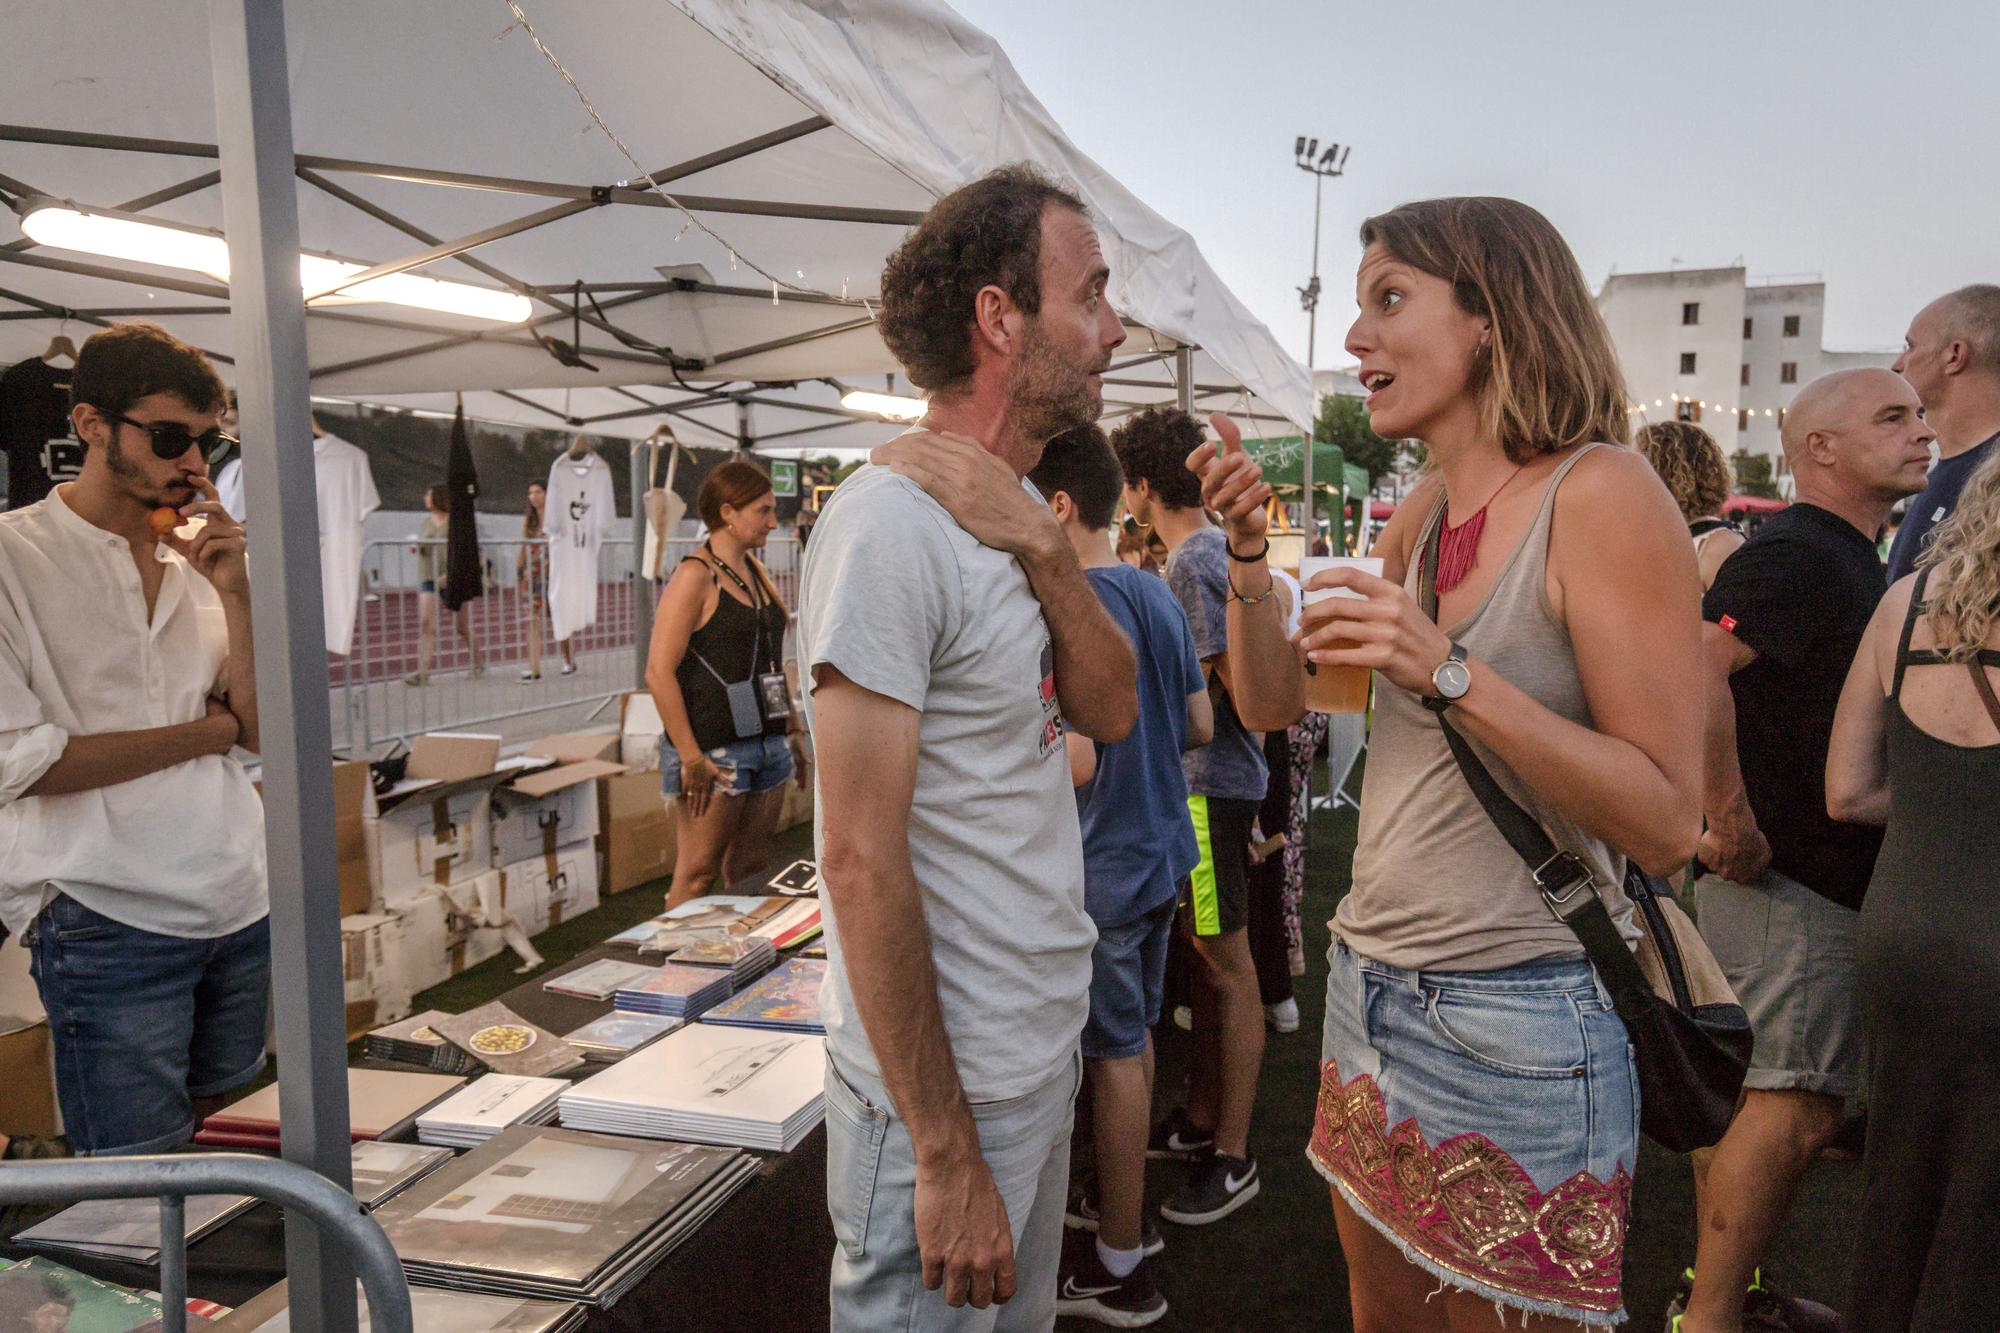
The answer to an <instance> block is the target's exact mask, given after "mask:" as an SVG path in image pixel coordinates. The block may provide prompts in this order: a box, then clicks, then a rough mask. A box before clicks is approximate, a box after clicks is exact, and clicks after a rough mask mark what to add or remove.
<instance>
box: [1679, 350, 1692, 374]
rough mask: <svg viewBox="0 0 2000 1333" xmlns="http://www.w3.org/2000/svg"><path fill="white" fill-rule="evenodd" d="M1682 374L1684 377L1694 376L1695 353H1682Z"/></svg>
mask: <svg viewBox="0 0 2000 1333" xmlns="http://www.w3.org/2000/svg"><path fill="white" fill-rule="evenodd" d="M1681 374H1683V375H1692V374H1694V353H1693V352H1682V353H1681Z"/></svg>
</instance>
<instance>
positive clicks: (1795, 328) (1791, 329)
mask: <svg viewBox="0 0 2000 1333" xmlns="http://www.w3.org/2000/svg"><path fill="white" fill-rule="evenodd" d="M1785 336H1786V337H1787V338H1796V337H1798V336H1799V317H1798V316H1797V315H1786V316H1785Z"/></svg>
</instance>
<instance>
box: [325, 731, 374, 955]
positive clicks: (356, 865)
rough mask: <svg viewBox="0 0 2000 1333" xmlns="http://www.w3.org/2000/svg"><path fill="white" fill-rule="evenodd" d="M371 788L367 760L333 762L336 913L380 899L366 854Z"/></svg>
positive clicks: (351, 911)
mask: <svg viewBox="0 0 2000 1333" xmlns="http://www.w3.org/2000/svg"><path fill="white" fill-rule="evenodd" d="M374 808H375V788H374V784H373V782H372V781H371V780H370V778H369V774H368V764H367V762H366V761H365V760H360V759H356V760H353V761H351V762H348V763H338V764H335V765H334V766H333V840H334V845H335V847H336V848H338V850H339V853H340V914H341V915H342V916H352V915H354V914H355V913H357V912H366V911H368V910H370V909H371V908H373V907H374V906H375V905H376V903H378V902H379V901H381V892H380V889H379V888H378V886H377V883H376V874H375V865H374V863H373V861H372V860H371V859H370V857H369V854H368V848H369V842H368V818H369V816H370V814H372V813H373V811H374Z"/></svg>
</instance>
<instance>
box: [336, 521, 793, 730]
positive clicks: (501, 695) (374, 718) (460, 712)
mask: <svg viewBox="0 0 2000 1333" xmlns="http://www.w3.org/2000/svg"><path fill="white" fill-rule="evenodd" d="M699 545H700V542H699V540H698V539H692V538H689V539H682V540H677V541H672V542H669V543H668V544H667V551H666V556H665V559H664V560H663V561H662V564H663V567H664V569H665V571H666V573H668V574H671V573H672V571H673V569H674V567H675V566H676V565H678V564H679V563H680V560H681V558H682V557H683V556H685V555H688V554H691V553H692V552H693V551H694V550H695V549H696V548H697V547H699ZM443 546H444V543H443V542H442V541H432V542H418V541H415V540H403V541H374V542H370V543H368V544H367V546H366V547H365V548H364V551H363V557H362V566H361V592H360V602H359V605H358V607H357V608H356V615H355V628H354V638H353V641H352V645H351V647H352V651H351V652H350V653H348V654H347V655H346V656H339V655H329V657H328V659H327V664H328V680H329V683H330V687H331V690H332V698H331V700H330V704H331V707H332V711H333V736H334V745H335V748H336V749H338V750H340V751H342V752H343V753H346V754H349V755H353V756H356V757H359V756H362V755H372V754H375V753H376V752H377V751H378V750H379V749H380V748H381V747H382V746H384V745H386V744H387V743H389V742H392V741H396V740H407V739H408V738H410V737H412V736H416V735H419V734H421V733H423V732H427V731H448V730H455V729H461V728H466V727H475V726H491V725H493V724H496V723H501V722H504V721H507V720H509V719H515V718H524V717H529V716H533V715H535V714H540V713H550V712H555V711H558V710H572V711H573V712H574V713H583V714H586V715H587V716H589V717H591V718H595V717H598V716H599V715H601V714H602V713H603V712H604V710H605V709H606V708H608V707H610V706H611V705H612V704H613V703H615V701H616V700H617V699H618V698H619V696H621V695H622V694H623V693H624V692H625V691H627V690H630V689H633V688H635V686H636V685H637V684H638V677H639V662H638V655H637V654H638V648H637V644H636V642H635V639H636V636H637V630H638V603H637V598H638V597H639V596H646V597H657V596H658V595H659V587H660V586H661V585H655V584H652V583H648V582H643V581H641V580H638V579H636V578H635V577H634V572H635V571H634V565H635V559H634V551H633V544H632V542H631V540H630V539H629V538H623V539H612V540H609V541H606V542H605V543H604V544H603V545H602V546H601V547H600V548H599V552H598V575H597V578H598V582H597V619H596V621H595V622H594V623H593V624H592V625H591V626H590V627H589V628H587V629H585V630H583V631H582V632H581V633H579V634H577V635H576V636H575V637H574V638H573V639H572V640H571V648H572V650H573V652H574V656H575V662H576V670H575V671H574V672H573V673H571V674H568V675H564V674H563V672H562V667H563V656H562V650H561V647H560V646H559V645H558V644H557V643H556V642H555V640H554V638H553V635H552V633H551V627H550V623H549V616H548V607H547V605H546V602H544V603H543V605H541V606H540V607H539V608H535V607H534V605H533V603H532V601H531V599H530V598H529V596H528V595H527V587H526V585H525V582H524V580H523V578H522V571H523V570H524V568H531V567H532V566H533V564H534V563H535V561H534V559H533V558H532V556H533V555H535V554H539V555H540V556H541V557H542V565H543V567H544V568H546V542H542V541H536V542H529V541H526V540H523V539H520V538H515V539H511V540H503V541H482V542H481V543H480V553H481V556H482V563H483V565H484V574H485V580H484V587H485V591H484V593H483V595H482V596H480V597H478V598H476V599H474V600H473V601H472V602H471V603H470V604H469V605H468V606H466V607H465V608H464V611H463V616H464V623H465V626H466V629H467V630H468V631H469V632H470V639H471V643H470V644H468V643H467V641H466V639H465V638H464V637H462V636H461V634H460V631H459V626H458V617H457V616H454V615H452V614H451V613H448V612H446V611H445V610H444V609H443V607H442V606H441V605H440V606H438V608H437V611H436V636H435V643H434V648H433V654H432V657H431V660H430V661H429V662H428V663H425V662H424V661H423V660H422V643H421V640H422V620H423V609H422V608H423V602H424V597H423V595H422V592H421V589H420V583H421V581H422V578H423V573H424V569H425V566H426V565H427V564H434V565H435V566H437V567H441V566H442V565H443V563H444V560H443ZM426 547H427V548H429V550H430V551H431V552H434V553H435V554H433V555H431V556H430V557H429V559H427V558H426V556H425V555H423V554H420V550H421V549H422V548H426ZM763 560H764V563H765V565H766V567H767V568H769V569H770V571H771V575H772V580H773V582H775V583H776V584H777V586H778V591H779V594H780V596H781V597H782V598H783V600H784V602H785V606H786V608H787V609H788V610H795V609H796V607H797V604H798V575H799V547H798V542H797V540H796V539H794V538H791V537H789V536H786V537H779V536H775V535H774V536H773V537H772V539H771V541H770V542H769V544H768V545H767V546H766V548H765V550H764V552H763ZM531 616H534V617H535V618H536V619H537V620H538V621H539V623H540V626H541V639H542V643H541V649H542V651H541V677H540V679H538V680H523V679H522V674H523V672H524V671H526V670H527V667H528V646H529V638H528V626H529V623H530V617H531ZM473 644H476V645H477V646H478V649H479V659H480V660H479V664H478V670H477V673H476V674H475V668H474V662H473V653H472V646H471V645H473Z"/></svg>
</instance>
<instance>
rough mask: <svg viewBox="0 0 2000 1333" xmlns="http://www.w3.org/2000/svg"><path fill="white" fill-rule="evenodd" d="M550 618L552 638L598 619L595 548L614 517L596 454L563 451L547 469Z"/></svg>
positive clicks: (607, 477)
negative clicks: (553, 635) (565, 452)
mask: <svg viewBox="0 0 2000 1333" xmlns="http://www.w3.org/2000/svg"><path fill="white" fill-rule="evenodd" d="M548 491H549V498H548V508H547V510H546V511H544V512H545V513H546V514H547V516H548V517H547V522H546V525H545V526H546V530H547V532H548V538H549V620H550V623H551V625H552V626H553V628H554V631H555V637H556V641H557V642H558V643H560V642H561V641H562V640H564V639H567V638H569V637H570V636H571V635H573V634H575V633H576V632H577V631H578V630H582V629H588V628H589V627H590V625H591V624H592V623H593V622H594V621H595V620H596V619H597V548H598V547H599V546H600V545H601V544H602V543H603V541H604V538H605V536H606V534H608V533H609V532H610V531H611V525H612V523H613V522H614V521H615V520H616V519H617V509H618V502H617V499H616V498H615V496H614V494H613V492H612V489H611V469H610V467H608V466H607V465H606V464H605V462H604V460H603V459H601V458H599V457H598V456H597V455H596V454H594V453H593V454H585V455H584V456H583V457H582V458H571V457H570V456H569V455H568V454H564V455H563V456H562V457H560V458H558V459H557V460H556V462H555V466H554V467H552V468H550V469H549V485H548Z"/></svg>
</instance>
